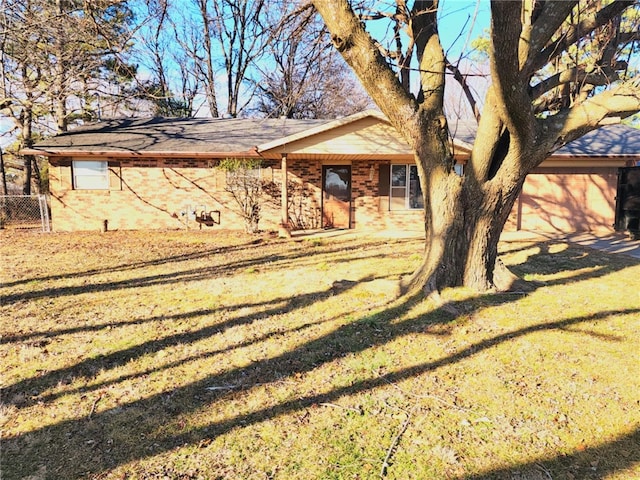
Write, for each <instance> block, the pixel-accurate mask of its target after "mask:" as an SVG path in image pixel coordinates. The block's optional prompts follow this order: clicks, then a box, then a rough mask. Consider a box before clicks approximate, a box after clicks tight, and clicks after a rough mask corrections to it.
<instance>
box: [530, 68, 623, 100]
mask: <svg viewBox="0 0 640 480" xmlns="http://www.w3.org/2000/svg"><path fill="white" fill-rule="evenodd" d="M626 66H627V63H626V62H618V63H617V64H616V65H615V67H614V68H599V69H595V70H593V69H592V70H591V71H588V70H587V69H585V68H577V67H576V68H568V69H566V70H564V71H562V72H558V73H556V74H555V75H552V76H551V77H549V78H546V79H544V80H542V81H541V82H539V83H538V84H536V85H534V86H533V87H532V88H531V98H532V100H535V99H537V98H540V97H541V96H542V95H544V94H545V93H547V92H549V91H551V90H553V89H554V88H556V87H558V86H560V85H563V84H567V83H572V82H573V83H576V84H589V85H595V86H604V85H609V84H611V83H613V82H614V81H616V80H619V76H618V74H617V73H616V71H620V70H624V69H625V68H626Z"/></svg>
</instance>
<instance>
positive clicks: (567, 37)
mask: <svg viewBox="0 0 640 480" xmlns="http://www.w3.org/2000/svg"><path fill="white" fill-rule="evenodd" d="M551 3H564V2H551ZM634 3H635V0H617V1H615V2H612V3H610V4H609V5H607V6H606V7H604V8H602V9H601V10H598V11H597V12H594V13H592V14H591V15H589V16H588V17H587V18H585V19H584V20H582V21H581V22H580V23H579V24H578V25H572V26H571V27H570V28H569V31H568V32H566V33H565V34H564V35H561V36H560V37H559V38H558V39H557V40H555V41H553V42H551V43H550V44H548V45H547V46H546V47H545V48H543V49H542V50H531V51H532V52H536V51H539V54H537V55H535V56H532V57H530V58H529V60H528V61H527V63H526V64H525V66H524V68H523V76H524V77H528V76H531V75H532V74H533V72H535V71H537V70H539V69H540V68H542V67H543V66H544V65H546V64H547V63H549V62H550V61H551V60H553V59H554V58H556V57H558V56H560V55H561V54H562V53H563V52H564V51H566V50H567V49H568V48H569V47H570V46H571V45H573V44H574V43H576V42H577V41H579V40H580V39H581V38H584V37H585V36H586V35H588V34H589V33H591V32H593V31H594V30H596V29H597V28H598V27H601V26H602V25H605V24H606V23H608V22H609V21H611V20H612V19H613V18H615V17H616V16H618V15H620V14H621V13H622V12H623V11H624V10H625V9H627V8H628V7H630V6H633V4H634ZM565 18H566V17H565ZM539 21H540V20H539ZM536 23H537V22H536ZM541 28H542V27H541ZM534 30H535V29H534ZM545 32H546V29H545ZM541 40H542V37H541ZM541 40H538V41H541Z"/></svg>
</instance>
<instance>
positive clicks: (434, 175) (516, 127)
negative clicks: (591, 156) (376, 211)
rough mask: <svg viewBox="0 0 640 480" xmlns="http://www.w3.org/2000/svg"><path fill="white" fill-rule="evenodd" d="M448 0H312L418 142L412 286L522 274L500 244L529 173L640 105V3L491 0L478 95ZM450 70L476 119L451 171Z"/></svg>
mask: <svg viewBox="0 0 640 480" xmlns="http://www.w3.org/2000/svg"><path fill="white" fill-rule="evenodd" d="M443 3H444V2H440V1H438V0H415V1H414V2H413V3H412V4H409V3H408V2H406V1H404V0H397V1H396V2H393V3H382V2H374V1H371V2H350V1H349V0H316V1H314V5H315V6H316V8H317V9H318V11H319V12H320V13H321V15H322V17H323V19H324V21H325V24H326V25H327V28H328V30H329V31H330V33H331V38H332V42H333V44H334V46H335V48H336V49H337V50H338V51H339V52H340V53H341V54H342V56H343V57H344V59H345V61H346V62H347V63H348V64H349V65H350V66H351V68H352V69H353V70H354V72H355V73H356V74H357V75H358V77H359V78H360V81H361V82H362V84H363V85H364V87H365V89H366V90H367V92H368V93H369V95H370V96H371V98H372V99H373V101H374V102H375V103H376V104H377V105H378V107H379V108H380V109H381V110H382V112H383V113H385V115H386V116H387V118H388V119H389V121H390V122H391V123H392V125H394V127H395V128H396V129H397V130H398V132H399V134H400V135H401V136H402V137H403V138H404V139H405V140H406V141H407V143H408V144H409V145H411V146H412V148H413V150H414V152H415V160H416V165H417V167H418V173H419V176H420V181H421V187H422V192H423V196H424V205H425V233H426V244H425V255H424V260H423V263H422V265H421V266H420V267H419V268H418V269H417V270H416V272H415V273H414V275H413V276H412V277H411V278H410V279H408V280H407V281H406V282H405V284H404V287H405V289H406V290H407V291H412V290H416V289H422V290H424V291H433V290H438V289H441V288H445V287H452V286H459V285H466V286H469V287H472V288H475V289H479V290H486V289H490V288H495V287H499V288H507V286H508V284H509V283H510V282H511V281H512V280H513V279H512V278H511V277H510V276H509V275H508V272H506V271H505V269H504V268H503V267H502V265H501V264H500V262H499V261H498V258H497V245H498V240H499V236H500V233H501V232H502V229H503V227H504V224H505V222H506V220H507V218H508V216H509V213H510V212H511V209H512V207H513V204H514V202H515V200H516V198H517V197H518V195H519V193H520V191H521V188H522V185H523V183H524V180H525V178H526V175H527V174H528V173H529V172H531V171H532V170H533V169H534V168H535V167H536V166H538V165H540V163H541V162H542V161H543V160H544V159H545V158H546V157H547V155H548V154H549V153H550V152H553V151H554V150H556V149H558V148H560V147H561V146H563V145H565V144H566V143H568V142H570V141H572V140H575V139H577V138H579V137H580V136H582V135H584V134H585V133H587V132H589V131H591V130H593V129H596V128H599V127H600V126H602V125H605V124H608V123H611V122H618V121H620V119H621V118H625V117H628V116H630V115H632V114H634V113H636V112H638V111H639V110H640V79H639V78H638V76H636V75H635V70H634V66H633V65H632V62H631V60H632V59H633V60H635V61H636V62H637V46H638V32H639V29H638V18H639V16H638V10H639V8H640V5H639V3H638V2H637V1H632V0H628V1H627V0H616V1H613V2H603V1H599V0H581V1H578V0H575V1H563V2H553V1H539V0H522V1H503V0H493V1H491V2H490V15H491V17H490V18H491V21H490V33H489V39H488V44H489V52H488V53H489V68H490V73H491V83H490V85H489V87H488V88H487V91H486V95H485V96H484V99H479V98H476V97H475V96H474V95H473V92H472V91H471V89H469V88H467V87H468V83H467V81H466V78H465V76H464V74H463V72H460V71H459V69H458V68H457V67H458V65H457V64H456V63H454V62H451V61H450V59H448V58H447V55H446V54H445V52H444V50H443V47H442V43H441V40H440V34H439V28H440V21H441V17H439V13H441V9H442V6H443ZM381 6H382V8H381ZM373 22H386V24H387V27H375V28H374V27H373V26H372V23H373ZM447 72H451V73H453V75H454V76H455V78H456V79H457V80H458V81H459V82H460V83H461V84H462V87H463V91H464V92H465V94H466V95H467V98H468V99H469V101H470V103H471V104H472V105H473V106H474V111H475V112H476V117H477V119H478V131H477V137H476V141H475V143H474V145H473V149H472V152H471V158H470V160H469V161H468V163H467V165H465V173H464V175H463V176H459V175H458V174H457V172H456V171H455V169H454V159H453V154H452V150H451V143H450V141H449V128H448V124H449V119H448V118H447V116H446V115H445V112H444V98H445V76H446V74H447ZM412 77H415V79H413V78H412ZM479 100H481V102H482V111H481V112H480V111H479V109H478V108H476V106H477V104H478V101H479Z"/></svg>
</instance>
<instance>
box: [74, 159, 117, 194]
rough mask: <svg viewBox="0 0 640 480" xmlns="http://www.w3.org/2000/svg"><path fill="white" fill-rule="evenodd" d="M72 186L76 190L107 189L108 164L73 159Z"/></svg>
mask: <svg viewBox="0 0 640 480" xmlns="http://www.w3.org/2000/svg"><path fill="white" fill-rule="evenodd" d="M72 169H73V188H74V189H76V190H108V189H109V166H108V164H107V162H99V161H89V160H74V161H73V165H72Z"/></svg>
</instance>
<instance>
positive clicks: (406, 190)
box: [389, 165, 424, 210]
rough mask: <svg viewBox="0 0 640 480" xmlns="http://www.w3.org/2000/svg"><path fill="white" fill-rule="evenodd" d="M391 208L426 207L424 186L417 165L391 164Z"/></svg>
mask: <svg viewBox="0 0 640 480" xmlns="http://www.w3.org/2000/svg"><path fill="white" fill-rule="evenodd" d="M389 208H390V209H391V210H407V209H418V208H424V201H423V199H422V188H420V179H419V178H418V167H416V166H415V165H391V195H390V205H389Z"/></svg>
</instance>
